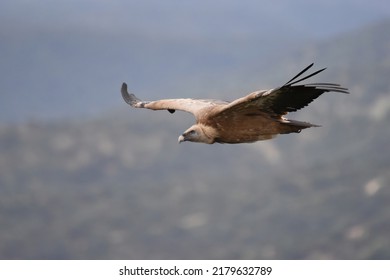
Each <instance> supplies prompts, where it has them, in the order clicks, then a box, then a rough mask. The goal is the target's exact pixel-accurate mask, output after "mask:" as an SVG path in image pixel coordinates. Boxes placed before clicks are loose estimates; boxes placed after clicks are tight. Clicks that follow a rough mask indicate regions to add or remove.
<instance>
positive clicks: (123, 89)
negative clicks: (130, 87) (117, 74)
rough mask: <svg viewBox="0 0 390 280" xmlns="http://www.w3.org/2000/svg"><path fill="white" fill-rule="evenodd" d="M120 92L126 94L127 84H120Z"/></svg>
mask: <svg viewBox="0 0 390 280" xmlns="http://www.w3.org/2000/svg"><path fill="white" fill-rule="evenodd" d="M121 92H122V93H123V92H127V84H126V83H122V87H121Z"/></svg>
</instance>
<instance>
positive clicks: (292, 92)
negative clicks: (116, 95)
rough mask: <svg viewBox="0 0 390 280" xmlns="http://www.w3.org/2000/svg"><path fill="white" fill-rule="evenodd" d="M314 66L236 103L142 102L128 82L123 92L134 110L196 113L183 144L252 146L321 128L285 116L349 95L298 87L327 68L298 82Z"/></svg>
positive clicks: (331, 87)
mask: <svg viewBox="0 0 390 280" xmlns="http://www.w3.org/2000/svg"><path fill="white" fill-rule="evenodd" d="M312 66H313V64H311V65H309V66H308V67H306V68H305V69H303V70H302V71H301V72H299V73H298V74H297V75H296V76H295V77H294V78H292V79H291V80H290V81H288V82H287V83H285V84H284V85H283V86H281V87H278V88H275V89H270V90H259V91H255V92H252V93H250V94H248V95H247V96H244V97H242V98H239V99H236V100H234V101H232V102H226V101H221V100H212V99H191V98H185V99H183V98H182V99H162V100H157V101H142V100H140V99H138V98H137V97H136V96H135V95H134V94H129V93H128V92H127V85H126V83H123V84H122V89H121V93H122V97H123V99H124V100H125V101H126V103H128V104H129V105H131V106H132V107H134V108H146V109H151V110H168V111H169V112H170V113H174V112H175V111H176V110H180V111H185V112H189V113H192V114H193V115H194V116H195V118H196V124H194V125H193V126H191V127H190V128H189V129H187V130H186V131H185V132H184V133H183V134H182V135H180V137H179V139H178V140H179V143H180V142H183V141H191V142H200V143H207V144H213V143H215V142H217V143H230V144H235V143H251V142H255V141H260V140H267V139H271V138H274V137H276V136H277V135H278V134H287V133H292V132H300V131H301V130H302V129H305V128H309V127H314V126H317V125H314V124H310V123H307V122H300V121H294V120H288V119H286V118H284V117H283V116H284V115H286V114H287V113H288V112H294V111H297V110H299V109H301V108H303V107H305V106H306V105H308V104H309V103H310V102H312V101H313V100H314V99H316V98H317V97H318V96H320V95H321V94H323V93H324V92H329V91H334V92H342V93H348V89H346V88H343V87H341V86H340V85H338V84H331V83H315V84H304V85H296V84H297V83H299V82H301V81H303V80H306V79H308V78H310V77H312V76H314V75H316V74H318V73H320V72H322V71H324V70H325V69H326V68H324V69H321V70H318V71H316V72H314V73H312V74H310V75H308V76H305V77H303V78H300V79H298V78H299V77H300V76H301V75H302V74H303V73H304V72H306V71H307V70H308V69H309V68H311V67H312Z"/></svg>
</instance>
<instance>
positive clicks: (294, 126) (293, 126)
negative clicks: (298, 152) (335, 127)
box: [280, 120, 320, 134]
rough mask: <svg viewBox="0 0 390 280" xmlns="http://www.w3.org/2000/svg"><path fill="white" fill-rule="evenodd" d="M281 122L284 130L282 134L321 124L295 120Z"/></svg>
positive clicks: (297, 131)
mask: <svg viewBox="0 0 390 280" xmlns="http://www.w3.org/2000/svg"><path fill="white" fill-rule="evenodd" d="M281 123H282V124H283V131H282V132H280V134H288V133H294V132H295V133H299V132H301V130H302V129H305V128H309V127H320V125H316V124H312V123H308V122H301V121H295V120H283V121H281Z"/></svg>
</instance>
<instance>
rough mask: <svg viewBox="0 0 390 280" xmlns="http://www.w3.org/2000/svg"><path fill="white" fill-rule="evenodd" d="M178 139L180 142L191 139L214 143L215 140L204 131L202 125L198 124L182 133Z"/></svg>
mask: <svg viewBox="0 0 390 280" xmlns="http://www.w3.org/2000/svg"><path fill="white" fill-rule="evenodd" d="M178 141H179V143H181V142H184V141H189V142H198V143H207V144H212V143H213V142H214V141H213V139H211V138H210V137H208V136H207V135H206V134H205V133H204V131H203V129H202V127H201V126H200V125H198V124H194V125H193V126H191V127H190V128H189V129H187V130H186V131H185V132H184V133H183V134H182V135H180V136H179V139H178Z"/></svg>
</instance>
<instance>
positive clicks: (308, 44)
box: [0, 0, 390, 259]
mask: <svg viewBox="0 0 390 280" xmlns="http://www.w3.org/2000/svg"><path fill="white" fill-rule="evenodd" d="M389 30H390V7H389V3H388V1H385V0H382V1H381V0H372V1H363V0H342V1H335V0H334V1H329V0H327V1H309V0H296V1H288V0H280V1H265V0H263V1H262V0H256V1H255V0H244V1H233V0H224V1H222V0H215V1H205V0H200V1H199V0H196V1H195V0H187V1H179V0H176V1H172V0H169V1H157V0H154V1H148V0H146V1H124V0H123V1H120V0H115V1H103V0H94V1H92V0H77V1H76V0H66V1H49V0H34V1H31V0H18V1H10V0H5V1H4V0H3V1H1V2H0V36H1V40H0V55H1V62H0V74H1V75H0V258H1V259H389V258H390V242H389V241H390V237H389V236H390V235H389V233H390V188H389V187H390V185H389V184H390V148H389V139H390V128H389V122H390V83H389V77H390V32H389ZM312 62H314V63H315V68H316V69H320V68H323V67H328V69H327V70H326V71H325V72H323V73H321V74H320V75H319V76H316V77H314V78H312V79H311V80H310V82H335V83H340V84H342V85H343V86H345V87H348V88H349V89H350V92H351V94H349V95H346V94H341V93H326V94H324V95H323V96H321V97H320V98H318V99H317V100H316V101H315V102H314V103H312V104H311V105H310V106H309V107H307V108H304V110H302V111H301V112H299V113H294V114H290V115H289V117H290V118H292V119H297V120H301V121H309V122H312V123H315V124H319V125H322V127H321V128H312V129H308V130H305V131H302V133H300V134H292V135H284V136H280V137H278V138H276V139H274V140H271V141H264V142H258V143H255V144H242V145H220V144H215V145H211V146H209V145H201V144H189V143H184V144H181V145H178V144H177V137H178V136H179V135H180V134H181V133H182V132H183V131H184V130H185V129H187V128H188V127H189V126H190V125H191V124H192V123H193V117H192V116H191V115H189V114H186V113H181V112H177V113H176V114H174V115H171V114H169V113H167V112H151V111H148V110H132V109H131V108H130V107H128V105H127V104H125V103H124V102H123V100H122V97H121V95H120V86H121V83H122V82H127V83H128V86H129V90H130V91H132V92H134V93H135V94H137V95H138V96H139V97H140V98H142V99H145V100H148V99H157V98H175V97H199V98H205V97H206V98H220V99H224V100H234V99H236V98H238V97H241V96H243V95H245V94H247V93H249V92H251V91H254V90H257V89H265V88H272V87H277V86H280V85H282V84H284V83H285V82H287V81H288V80H289V79H290V78H292V77H293V76H294V75H295V74H297V73H298V72H299V71H300V70H302V69H303V68H304V67H306V66H307V65H309V64H310V63H312Z"/></svg>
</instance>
